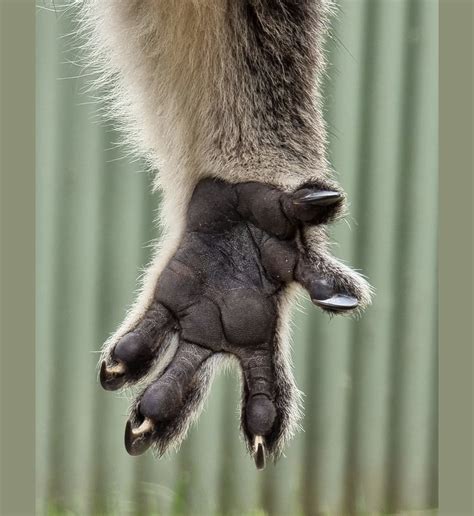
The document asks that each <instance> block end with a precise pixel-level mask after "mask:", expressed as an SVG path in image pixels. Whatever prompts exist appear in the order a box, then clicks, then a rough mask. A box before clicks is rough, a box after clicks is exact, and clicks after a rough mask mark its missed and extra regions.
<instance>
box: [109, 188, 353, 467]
mask: <svg viewBox="0 0 474 516" xmlns="http://www.w3.org/2000/svg"><path fill="white" fill-rule="evenodd" d="M342 198H343V197H342V194H341V193H340V192H337V191H331V190H328V189H325V188H324V186H323V185H322V184H321V183H320V184H318V185H316V184H314V185H307V186H306V187H305V188H301V189H299V190H297V191H296V192H295V193H294V194H292V195H288V194H285V193H283V192H281V191H279V190H277V189H275V188H272V187H268V186H263V185H261V184H260V183H241V184H237V185H232V184H229V183H225V182H223V181H220V180H212V179H206V180H203V181H201V182H200V183H199V184H198V185H197V187H196V189H195V191H194V193H193V196H192V198H191V202H190V204H189V209H188V216H187V224H186V229H185V233H184V236H183V238H182V241H181V243H180V246H179V247H178V249H177V251H176V253H175V254H174V256H173V257H172V258H171V260H170V261H169V263H168V265H167V267H166V268H165V270H164V271H163V272H162V274H161V275H160V278H159V280H158V282H157V285H156V290H155V295H154V300H153V303H152V304H151V307H150V308H149V310H148V313H147V314H146V315H145V317H144V319H143V321H142V322H141V323H140V324H139V325H138V326H137V327H136V328H135V329H134V330H133V331H132V332H130V333H128V334H126V335H125V336H124V337H122V338H121V339H120V340H119V341H118V343H117V344H116V346H115V347H114V349H113V350H112V352H111V354H110V356H109V358H108V360H106V361H104V363H103V366H102V370H101V382H102V385H103V387H104V388H105V389H109V390H115V389H118V388H121V387H123V386H124V385H125V384H127V383H130V382H133V381H137V380H138V379H139V378H140V377H141V376H143V375H144V374H146V372H147V371H148V370H149V369H150V368H151V367H152V366H153V363H154V356H155V353H156V344H157V342H161V341H163V340H164V339H166V337H167V334H169V333H175V334H177V335H178V342H179V343H178V349H177V351H176V354H175V356H174V358H173V359H172V361H171V362H170V364H169V365H168V366H167V368H166V369H165V370H164V372H163V373H162V374H161V375H160V376H159V377H158V378H157V379H155V380H154V381H152V382H151V383H150V384H149V385H148V386H147V388H146V389H145V390H144V392H143V393H142V394H141V395H140V396H139V398H138V399H137V405H136V408H135V411H134V414H133V415H132V420H133V421H134V423H135V424H134V425H133V426H132V424H131V423H130V424H129V425H128V427H127V434H126V447H127V450H128V451H129V453H131V454H132V455H135V454H140V453H143V452H144V451H145V450H146V449H147V448H148V447H149V446H150V445H151V443H152V442H153V440H154V439H159V436H160V434H161V433H166V432H167V431H169V426H170V425H172V424H173V421H174V420H175V419H176V418H177V417H178V415H179V413H180V410H181V408H182V406H183V405H184V404H185V403H186V398H187V397H188V393H189V390H190V386H191V384H192V382H193V381H194V378H195V376H196V375H197V374H198V373H199V369H200V368H201V367H202V365H203V363H204V362H205V361H207V360H208V359H209V358H210V357H211V356H212V355H213V354H220V353H226V354H232V355H233V356H235V357H236V358H237V360H238V362H239V364H240V367H241V369H242V377H243V381H244V384H245V393H246V394H245V408H244V409H243V412H244V413H243V416H242V424H243V430H244V432H245V433H246V435H247V436H248V437H249V439H253V440H255V438H256V437H259V438H262V439H264V440H263V441H262V442H263V445H262V446H265V450H264V451H263V452H261V453H260V454H256V456H257V457H259V460H258V461H257V462H258V464H257V465H258V466H260V465H261V463H262V457H261V456H262V453H263V460H264V454H265V452H266V449H268V450H272V449H273V447H274V442H275V439H276V437H277V436H278V435H279V433H280V432H281V421H282V420H283V415H282V414H280V410H279V407H278V405H276V404H275V397H276V396H277V387H276V385H275V374H276V372H275V367H274V357H273V355H274V342H275V339H276V336H275V332H276V323H277V317H278V315H277V313H278V301H277V300H278V297H279V296H280V295H281V292H282V290H283V289H284V288H285V286H286V285H287V284H288V283H290V282H293V281H299V282H301V283H302V284H303V286H304V287H306V288H307V289H308V291H309V293H310V295H311V298H312V300H313V302H314V303H315V304H319V305H320V306H322V307H323V308H325V309H326V310H328V311H333V312H338V311H346V310H351V309H353V308H355V307H356V306H357V304H358V301H357V299H356V298H355V297H353V296H351V295H350V293H348V292H345V291H338V289H337V287H336V285H334V284H332V283H331V282H328V281H327V279H326V278H324V277H320V276H319V275H318V274H317V273H316V272H315V271H314V270H313V269H312V268H311V266H309V265H308V263H307V258H306V256H305V254H304V251H302V250H301V249H300V245H299V244H300V239H301V228H302V227H303V225H308V224H321V223H323V222H327V221H328V220H329V219H330V218H332V217H333V216H334V214H335V213H336V212H337V210H338V207H339V206H340V204H341V202H342ZM117 367H119V368H120V370H119V372H118V373H117V372H115V370H116V368H117ZM114 368H115V369H114ZM144 424H145V425H146V426H145V427H143V425H144ZM137 426H138V428H146V430H147V431H146V432H142V431H140V432H138V434H135V435H134V430H133V427H135V428H136V427H137ZM135 432H137V431H136V430H135Z"/></svg>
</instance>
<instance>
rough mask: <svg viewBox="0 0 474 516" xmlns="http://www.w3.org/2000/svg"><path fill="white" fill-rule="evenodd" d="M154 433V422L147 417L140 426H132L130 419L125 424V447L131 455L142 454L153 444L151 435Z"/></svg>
mask: <svg viewBox="0 0 474 516" xmlns="http://www.w3.org/2000/svg"><path fill="white" fill-rule="evenodd" d="M152 433H153V423H152V422H151V421H150V420H149V419H145V420H144V421H143V423H142V424H141V425H140V426H139V427H138V428H132V423H131V421H130V420H128V421H127V425H126V426H125V439H124V441H125V449H126V450H127V452H128V454H129V455H133V456H136V455H141V454H142V453H145V452H146V451H147V450H148V448H149V447H150V446H151V436H152Z"/></svg>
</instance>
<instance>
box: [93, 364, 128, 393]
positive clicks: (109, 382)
mask: <svg viewBox="0 0 474 516" xmlns="http://www.w3.org/2000/svg"><path fill="white" fill-rule="evenodd" d="M126 371H127V366H126V365H125V364H124V363H123V362H117V363H116V364H115V365H113V366H110V367H108V366H107V363H106V361H105V360H104V361H103V362H102V365H101V366H100V375H99V378H100V384H101V385H102V387H103V388H104V389H105V390H106V391H115V390H117V389H120V387H122V386H123V385H124V384H125V382H126V378H125V373H126Z"/></svg>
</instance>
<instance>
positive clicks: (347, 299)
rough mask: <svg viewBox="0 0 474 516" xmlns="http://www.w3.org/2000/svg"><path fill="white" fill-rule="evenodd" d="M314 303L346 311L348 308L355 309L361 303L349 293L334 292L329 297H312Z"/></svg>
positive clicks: (327, 308) (336, 310)
mask: <svg viewBox="0 0 474 516" xmlns="http://www.w3.org/2000/svg"><path fill="white" fill-rule="evenodd" d="M312 301H313V303H314V304H316V305H318V306H320V307H321V308H325V309H326V310H332V311H334V312H344V311H346V310H353V309H354V308H356V307H357V305H358V304H359V301H358V300H357V299H356V298H355V297H353V296H349V295H347V294H334V295H333V296H331V297H330V298H328V299H312Z"/></svg>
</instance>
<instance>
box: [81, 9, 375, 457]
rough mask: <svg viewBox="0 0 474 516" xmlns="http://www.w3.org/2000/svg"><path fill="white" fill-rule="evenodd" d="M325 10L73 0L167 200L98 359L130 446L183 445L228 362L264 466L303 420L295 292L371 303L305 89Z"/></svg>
mask: <svg viewBox="0 0 474 516" xmlns="http://www.w3.org/2000/svg"><path fill="white" fill-rule="evenodd" d="M332 10H333V4H332V2H331V1H329V0H239V1H234V0H127V1H118V0H85V1H84V2H83V3H82V6H81V10H80V12H79V24H80V27H81V31H82V35H83V39H84V41H85V46H86V47H87V48H88V49H89V50H90V52H89V54H88V55H89V56H90V59H91V61H92V63H93V65H94V66H95V69H96V70H97V71H98V73H99V79H98V84H99V85H100V86H101V87H103V86H104V85H106V86H107V87H108V91H109V94H108V100H109V101H110V104H109V114H110V116H111V117H112V118H113V119H114V121H117V120H121V123H122V129H123V131H124V134H125V137H126V139H127V142H128V143H129V146H130V147H131V148H132V149H133V150H134V151H135V152H136V153H137V155H139V156H141V157H145V158H146V160H147V162H148V163H149V165H150V167H151V168H152V169H153V170H155V171H156V174H155V180H154V183H155V187H156V188H158V189H160V190H161V191H162V194H163V195H162V199H163V201H162V205H161V206H160V213H161V218H160V222H161V224H162V229H163V235H164V236H163V239H162V242H161V243H160V244H159V245H157V247H156V249H155V253H154V256H153V258H152V260H151V262H150V264H149V266H148V268H147V272H146V274H145V276H144V278H143V282H142V288H141V292H140V294H139V295H138V297H137V300H136V302H135V303H134V305H133V306H132V308H131V309H130V311H129V313H128V315H127V317H126V318H125V320H124V321H123V323H122V324H121V325H120V327H119V328H118V329H117V330H116V332H115V333H114V334H113V335H112V336H111V337H110V339H108V340H107V342H106V343H105V344H104V347H103V353H102V359H101V365H100V368H101V373H100V378H101V382H102V385H103V386H104V387H105V388H107V389H116V388H121V387H122V386H131V385H137V386H138V387H139V388H138V392H137V393H136V395H135V397H134V401H133V403H132V406H131V409H130V418H129V422H128V423H127V426H126V438H125V444H126V447H127V449H128V451H129V452H130V453H132V454H136V453H139V452H142V451H144V450H145V449H146V448H148V447H149V446H150V445H151V446H153V447H154V448H155V449H156V450H157V451H158V453H160V454H161V453H165V452H166V451H167V450H168V449H169V448H171V447H176V446H179V444H180V443H181V442H182V440H183V439H184V437H185V435H186V433H187V431H188V430H189V428H190V425H191V424H192V422H193V421H195V420H196V418H197V416H198V414H199V413H200V411H201V409H202V406H203V403H204V401H205V399H206V396H207V394H208V392H209V388H210V385H211V383H212V378H213V375H214V373H215V371H216V370H217V369H218V368H220V367H222V366H225V365H227V364H233V365H234V366H235V367H236V368H237V370H238V371H239V372H240V374H241V378H242V402H241V414H242V415H241V429H242V433H243V437H244V439H245V442H246V444H247V447H248V450H249V452H250V453H251V454H253V456H254V458H255V460H256V463H257V466H258V467H262V466H263V465H264V462H265V458H266V457H268V458H272V459H277V458H278V457H279V456H280V455H281V454H282V452H283V450H284V447H285V445H286V443H287V442H288V440H289V439H290V438H291V437H292V436H293V435H294V433H295V432H296V430H297V429H298V424H299V420H300V417H301V410H300V405H301V400H300V397H301V393H300V392H299V390H298V389H297V387H296V384H295V381H294V378H293V373H292V366H291V356H290V347H289V320H290V310H291V307H292V304H293V299H294V295H295V293H296V290H297V288H296V285H298V284H299V285H302V286H303V287H304V288H305V289H306V290H307V291H308V292H309V294H310V296H311V298H312V299H313V301H314V302H315V303H316V304H317V305H318V306H319V307H320V308H322V309H323V310H325V311H327V312H331V313H334V312H337V313H340V312H344V313H359V312H360V311H361V310H362V309H364V308H365V307H366V306H367V305H368V304H369V303H370V298H371V291H370V286H369V285H368V283H367V282H366V281H365V279H364V278H363V277H362V276H361V275H360V274H358V273H356V272H355V271H353V270H351V269H350V268H349V267H348V266H346V265H345V264H342V263H341V262H339V261H338V260H337V259H336V258H334V257H333V256H332V255H331V253H330V252H329V244H328V239H327V236H326V231H325V225H326V224H327V223H328V222H330V221H332V220H333V219H335V218H337V217H338V216H341V215H342V214H343V213H344V201H345V199H344V195H343V193H342V190H341V188H340V187H339V186H338V185H337V183H335V182H334V181H332V180H331V178H330V175H331V168H330V166H329V164H328V162H327V160H326V144H327V137H326V129H325V123H324V120H323V117H322V109H321V98H320V95H319V80H320V77H321V76H322V74H323V71H324V66H325V57H324V50H323V43H324V37H325V35H326V33H327V31H328V20H329V17H330V14H331V12H332ZM318 195H319V198H318ZM311 196H313V197H311ZM302 199H306V201H303V202H300V201H301V200H302ZM297 200H298V202H296V201H297ZM329 300H330V301H329Z"/></svg>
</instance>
